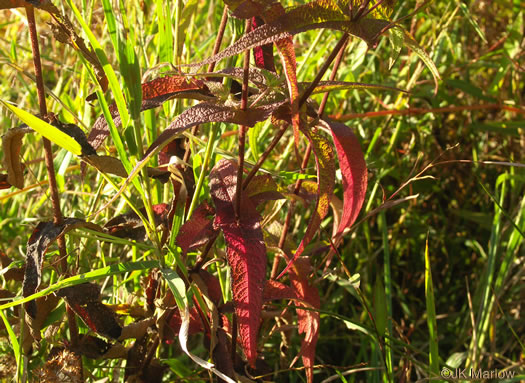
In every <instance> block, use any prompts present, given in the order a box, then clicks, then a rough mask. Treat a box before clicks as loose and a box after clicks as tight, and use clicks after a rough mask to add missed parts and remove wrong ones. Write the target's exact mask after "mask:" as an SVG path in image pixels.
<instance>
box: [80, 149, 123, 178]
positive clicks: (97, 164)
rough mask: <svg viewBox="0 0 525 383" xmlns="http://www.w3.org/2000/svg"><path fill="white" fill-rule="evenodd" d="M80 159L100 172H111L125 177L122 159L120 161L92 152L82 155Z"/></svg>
mask: <svg viewBox="0 0 525 383" xmlns="http://www.w3.org/2000/svg"><path fill="white" fill-rule="evenodd" d="M82 159H83V160H84V161H85V162H87V163H88V164H90V165H91V166H93V167H94V168H95V169H97V170H98V171H100V172H102V173H108V174H113V175H115V176H117V177H122V178H126V177H127V176H128V173H127V172H126V168H124V165H123V164H122V161H120V160H119V159H118V158H115V157H111V156H99V155H98V154H92V155H89V156H83V157H82Z"/></svg>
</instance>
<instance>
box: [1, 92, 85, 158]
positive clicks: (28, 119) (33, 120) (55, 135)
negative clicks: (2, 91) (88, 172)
mask: <svg viewBox="0 0 525 383" xmlns="http://www.w3.org/2000/svg"><path fill="white" fill-rule="evenodd" d="M0 103H2V105H4V106H5V107H6V108H7V109H9V110H10V111H11V112H13V114H15V115H16V116H17V117H18V118H19V119H20V120H21V121H22V122H23V123H24V124H27V126H29V127H30V128H31V129H33V130H35V131H36V132H38V133H40V134H41V135H43V136H44V137H45V138H47V139H48V140H49V141H51V142H53V143H55V144H57V145H58V146H60V147H62V148H64V149H66V150H67V151H70V152H71V153H73V154H76V155H77V156H80V155H81V154H82V147H81V146H80V144H79V143H78V142H77V141H76V140H75V139H74V138H73V137H71V136H69V135H68V134H66V133H64V132H63V131H61V130H60V129H58V128H57V127H55V126H53V125H50V124H48V123H47V122H45V121H44V120H41V119H40V118H38V117H35V116H33V115H32V114H31V113H28V112H26V111H25V110H22V109H20V108H17V107H16V106H14V105H11V104H8V103H7V102H5V101H3V100H0Z"/></svg>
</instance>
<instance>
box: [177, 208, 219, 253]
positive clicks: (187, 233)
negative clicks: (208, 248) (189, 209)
mask: <svg viewBox="0 0 525 383" xmlns="http://www.w3.org/2000/svg"><path fill="white" fill-rule="evenodd" d="M214 214H215V210H214V209H213V207H211V206H210V205H208V203H207V202H206V201H204V202H203V203H202V204H200V205H199V206H198V207H197V209H195V211H194V212H193V214H192V215H191V219H189V220H188V221H186V222H185V223H184V225H182V227H181V228H180V230H179V233H178V234H177V240H176V241H177V245H179V246H180V248H181V249H182V255H183V256H185V255H186V254H187V253H188V251H190V250H193V249H196V248H198V247H200V246H202V245H204V244H205V243H207V242H208V241H209V240H211V239H212V238H215V237H216V236H217V235H218V233H217V230H215V229H214V227H213V221H212V219H211V218H209V217H210V216H213V215H214Z"/></svg>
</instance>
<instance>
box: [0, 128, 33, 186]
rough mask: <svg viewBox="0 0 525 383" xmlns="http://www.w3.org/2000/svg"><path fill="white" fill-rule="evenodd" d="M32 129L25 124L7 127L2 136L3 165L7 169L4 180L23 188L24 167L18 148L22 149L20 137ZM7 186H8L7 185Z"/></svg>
mask: <svg viewBox="0 0 525 383" xmlns="http://www.w3.org/2000/svg"><path fill="white" fill-rule="evenodd" d="M31 132H33V130H32V129H31V128H29V127H28V126H27V125H21V126H18V127H16V128H12V129H9V130H8V131H7V132H6V133H5V134H4V135H3V136H2V149H3V152H4V160H3V162H4V167H5V168H6V170H7V179H6V182H7V183H8V184H9V185H12V186H14V187H17V188H19V189H23V188H24V173H23V171H24V167H23V165H22V163H21V162H20V150H21V149H22V138H23V137H24V135H25V134H26V133H31ZM8 187H9V186H8Z"/></svg>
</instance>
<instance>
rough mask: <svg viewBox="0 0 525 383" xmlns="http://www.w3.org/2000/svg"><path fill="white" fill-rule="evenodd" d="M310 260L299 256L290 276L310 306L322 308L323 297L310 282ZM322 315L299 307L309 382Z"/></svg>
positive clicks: (303, 353) (297, 292)
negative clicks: (321, 297)
mask: <svg viewBox="0 0 525 383" xmlns="http://www.w3.org/2000/svg"><path fill="white" fill-rule="evenodd" d="M310 269H311V266H310V260H309V259H308V258H299V259H297V260H296V262H295V264H294V267H293V268H292V269H290V272H289V276H290V281H291V283H292V286H293V287H294V288H295V291H296V294H297V296H298V297H299V298H301V299H302V300H303V301H305V302H307V303H308V304H309V306H311V307H313V308H315V309H320V308H321V299H320V297H319V292H318V291H317V288H316V287H315V286H312V285H311V284H310V283H309V282H308V275H309V274H310ZM297 306H299V307H300V306H304V307H307V306H308V305H306V304H304V303H300V302H298V303H297ZM320 322H321V319H320V315H319V312H318V311H313V310H311V309H310V310H302V309H297V323H298V324H299V334H304V338H303V340H302V341H301V355H302V358H303V365H304V367H305V368H306V378H307V381H308V383H313V381H314V380H313V379H314V372H313V366H314V361H315V347H316V345H317V340H318V338H319V327H320Z"/></svg>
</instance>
